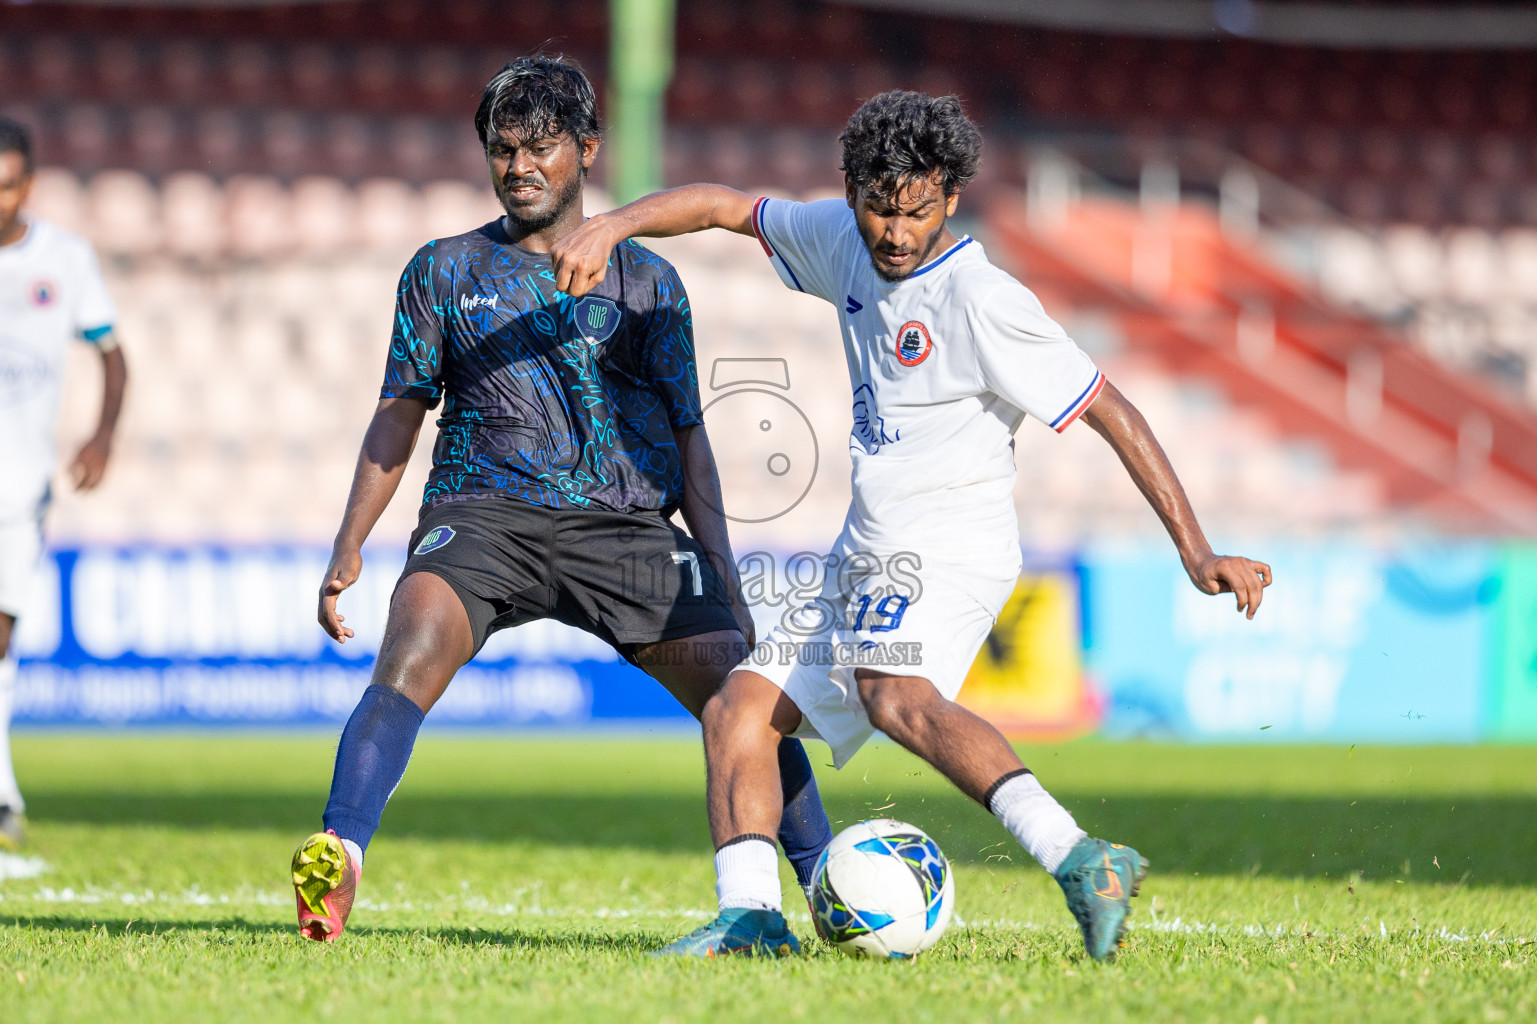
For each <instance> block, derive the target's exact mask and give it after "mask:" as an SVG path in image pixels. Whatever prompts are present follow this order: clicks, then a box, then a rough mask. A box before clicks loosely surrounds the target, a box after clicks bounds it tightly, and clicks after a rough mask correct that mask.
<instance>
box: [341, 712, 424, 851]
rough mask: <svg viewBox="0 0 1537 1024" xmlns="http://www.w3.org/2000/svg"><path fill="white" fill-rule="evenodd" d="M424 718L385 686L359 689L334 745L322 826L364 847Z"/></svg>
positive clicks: (414, 742) (394, 785) (382, 811)
mask: <svg viewBox="0 0 1537 1024" xmlns="http://www.w3.org/2000/svg"><path fill="white" fill-rule="evenodd" d="M424 717H425V716H424V714H423V713H422V709H421V708H419V707H417V706H416V705H415V704H414V703H412V702H411V699H410V698H409V697H406V696H403V695H402V694H400V693H397V692H396V691H394V690H392V689H390V688H389V687H388V686H379V685H372V686H370V687H369V688H368V689H366V690H364V691H363V698H362V699H361V700H359V701H358V706H357V707H356V708H354V709H353V712H352V717H351V718H349V719H347V727H346V728H345V729H343V730H342V740H341V743H339V744H338V745H337V747H336V771H335V773H334V774H333V775H332V776H331V797H330V799H329V800H327V801H326V813H325V819H324V821H325V827H326V828H328V829H331V830H332V831H333V832H335V833H336V834H337V835H338V836H340V837H341V838H343V839H351V840H352V841H353V842H354V843H357V844H358V846H359V847H360V848H362V849H364V850H367V849H368V841H369V840H370V839H372V838H373V837H374V832H375V831H376V830H377V829H378V828H379V817H380V815H382V814H383V813H384V805H385V803H387V802H388V801H389V798H390V794H391V793H393V792H395V787H396V786H398V785H400V779H401V777H402V776H404V775H405V774H406V762H408V761H410V760H411V748H412V747H413V746H415V745H416V733H417V730H418V729H420V728H421V727H422V719H423V718H424Z"/></svg>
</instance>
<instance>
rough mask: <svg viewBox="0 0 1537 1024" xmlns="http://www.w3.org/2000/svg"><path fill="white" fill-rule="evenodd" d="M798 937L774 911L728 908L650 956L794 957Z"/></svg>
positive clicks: (778, 913)
mask: <svg viewBox="0 0 1537 1024" xmlns="http://www.w3.org/2000/svg"><path fill="white" fill-rule="evenodd" d="M800 951H801V944H800V940H798V939H797V938H796V937H795V934H794V933H793V932H791V931H790V926H789V925H787V924H785V918H784V915H783V914H781V913H780V912H779V911H777V910H749V909H748V908H746V907H732V908H730V909H729V910H722V911H721V912H720V916H719V917H717V918H716V919H715V920H713V921H711V922H710V923H709V924H707V925H705V926H704V927H703V928H696V929H695V930H693V931H691V932H689V933H688V934H687V935H685V936H683V938H681V939H679V940H677V941H676V942H673V943H670V944H668V945H666V946H663V947H662V948H661V949H659V950H657V951H656V952H655V953H652V954H651V955H652V956H703V957H712V958H713V957H717V956H794V955H796V954H798V953H799V952H800Z"/></svg>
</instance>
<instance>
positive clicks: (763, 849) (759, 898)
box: [715, 836, 780, 910]
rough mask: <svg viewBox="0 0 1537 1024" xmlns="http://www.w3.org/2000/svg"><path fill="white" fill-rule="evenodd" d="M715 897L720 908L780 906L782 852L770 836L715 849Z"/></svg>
mask: <svg viewBox="0 0 1537 1024" xmlns="http://www.w3.org/2000/svg"><path fill="white" fill-rule="evenodd" d="M715 897H716V899H717V900H719V901H720V909H722V910H727V909H729V908H731V907H750V908H752V909H754V910H778V909H779V908H780V902H779V897H780V892H779V854H778V853H776V852H775V850H774V844H773V843H771V842H769V841H768V840H767V839H760V838H758V837H756V836H754V837H752V838H750V839H749V838H744V839H739V840H736V841H734V842H730V843H727V844H726V845H725V846H722V847H721V848H720V849H719V850H716V851H715Z"/></svg>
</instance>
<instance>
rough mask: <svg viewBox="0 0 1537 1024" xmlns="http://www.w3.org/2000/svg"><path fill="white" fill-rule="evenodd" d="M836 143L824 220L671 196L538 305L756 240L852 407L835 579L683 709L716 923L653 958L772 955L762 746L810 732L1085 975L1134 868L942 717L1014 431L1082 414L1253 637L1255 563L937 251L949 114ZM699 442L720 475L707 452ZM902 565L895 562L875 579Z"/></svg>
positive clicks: (977, 282) (945, 107) (966, 145)
mask: <svg viewBox="0 0 1537 1024" xmlns="http://www.w3.org/2000/svg"><path fill="white" fill-rule="evenodd" d="M841 142H842V146H843V171H844V174H845V179H846V182H847V189H846V191H847V196H846V201H845V200H827V201H823V202H815V203H805V204H802V203H794V202H788V201H785V200H779V199H758V200H756V201H754V200H753V199H752V198H750V197H748V196H746V195H744V194H742V193H740V192H736V191H733V190H731V189H728V188H723V187H721V186H716V185H690V186H685V187H683V188H679V189H673V190H671V191H668V192H661V193H657V194H655V195H652V196H648V197H646V198H644V199H641V200H638V201H637V202H635V203H632V204H631V205H629V206H626V207H624V208H622V209H619V210H615V211H614V212H613V213H610V214H606V215H603V216H600V217H595V218H593V219H592V220H590V221H588V222H587V224H586V225H585V226H584V227H583V229H582V230H581V231H579V232H577V233H576V234H575V235H572V236H570V237H568V239H567V240H565V241H564V242H562V243H561V244H560V245H559V246H557V247H556V249H555V257H556V262H555V266H556V274H557V279H556V280H557V284H559V285H560V286H561V287H562V288H564V289H566V290H567V291H568V292H570V293H571V294H573V295H581V294H584V293H585V292H586V291H587V290H588V289H590V288H591V287H592V285H593V283H594V282H595V281H596V280H599V279H601V278H602V276H603V272H604V261H605V260H606V256H607V253H608V252H609V250H610V248H612V246H613V245H615V244H617V243H618V242H619V241H622V240H623V239H625V238H629V237H633V236H664V235H675V234H681V233H684V232H688V231H697V230H700V229H702V228H708V227H721V228H726V229H729V230H733V231H737V232H739V233H741V234H753V235H756V236H757V238H758V240H759V241H760V242H761V243H762V245H763V248H764V251H765V252H766V253H767V255H768V257H769V259H770V260H771V261H772V263H773V265H774V269H775V270H776V271H777V272H778V274H779V276H780V278H781V279H782V280H783V281H784V283H785V284H786V285H787V286H789V287H790V288H793V289H795V290H797V291H802V292H806V293H808V294H811V295H816V296H819V297H820V298H823V299H825V300H827V301H828V302H831V303H832V304H833V305H834V306H835V307H836V308H837V310H838V319H839V325H840V327H841V328H842V334H843V343H844V351H845V354H846V356H847V358H848V365H849V378H850V383H851V385H852V388H853V431H852V436H851V438H850V451H851V453H852V456H853V463H854V472H853V503H852V505H851V506H850V508H849V512H848V517H847V519H846V520H845V522H844V526H843V532H842V534H841V535H840V536H839V538H838V541H837V545H836V549H835V551H834V552H833V554H834V555H836V556H837V558H836V559H835V560H833V559H830V560H829V563H830V564H831V565H833V566H835V568H834V569H831V570H829V573H828V580H827V584H826V585H825V586H824V587H823V589H822V592H821V595H820V597H819V599H818V600H817V601H816V602H813V603H812V604H810V605H807V606H806V607H805V608H803V609H802V610H801V614H800V616H799V617H798V618H791V619H790V620H789V621H787V622H786V623H785V627H784V628H782V629H776V630H775V631H774V632H773V633H772V634H770V635H769V636H768V637H767V638H766V639H765V640H764V641H763V644H762V645H760V647H759V648H758V650H756V651H755V652H754V655H755V656H754V657H753V658H751V659H749V660H748V661H746V662H744V663H743V664H742V665H741V666H739V667H738V668H737V669H736V670H735V671H734V672H733V673H732V675H731V677H730V678H729V680H728V681H727V683H726V686H725V687H724V688H723V689H722V690H721V692H720V693H719V694H717V695H716V696H715V697H714V698H713V699H712V700H711V701H710V703H709V704H708V705H707V706H706V709H705V713H704V717H703V722H704V738H705V756H706V760H707V763H708V767H709V800H710V804H709V807H710V829H711V833H712V835H713V838H714V840H715V843H716V848H717V853H716V872H717V876H718V885H717V895H718V897H719V902H720V909H721V915H720V917H718V918H717V919H716V920H715V921H713V922H712V923H711V924H709V925H706V926H705V927H703V928H701V929H699V930H698V931H696V932H694V933H692V934H691V935H688V936H686V937H684V938H682V939H679V940H678V941H677V942H675V943H673V944H672V945H671V946H669V947H668V948H667V950H666V952H670V953H680V954H692V955H706V956H714V955H721V954H724V953H733V952H746V953H751V952H760V951H769V952H772V951H774V950H777V949H782V948H784V943H782V942H780V943H776V939H777V938H778V937H779V936H780V935H781V934H782V933H783V932H784V931H785V925H784V921H783V917H782V915H781V913H780V896H779V881H778V876H777V873H776V859H775V853H774V850H773V846H772V840H771V838H770V837H771V836H772V835H773V834H774V831H775V828H776V826H777V823H778V819H779V813H780V811H779V805H778V800H779V783H778V780H777V779H775V777H774V765H775V760H774V749H775V744H776V743H777V742H778V740H779V737H780V736H782V735H791V734H794V735H798V736H813V737H819V738H821V739H823V740H825V741H826V742H827V743H828V745H829V746H830V747H831V748H832V751H833V757H834V760H835V762H836V764H837V766H838V767H842V766H843V764H845V763H846V762H847V761H848V759H849V758H850V757H852V756H853V754H854V753H855V751H857V750H858V749H859V748H860V746H861V745H863V744H864V742H865V741H866V740H867V739H869V738H870V736H871V734H872V732H873V731H874V730H877V729H878V730H880V731H881V732H884V733H886V734H887V735H888V736H890V737H891V738H892V739H894V740H896V741H897V742H898V743H900V744H901V745H902V746H904V747H906V748H907V749H908V750H910V751H912V752H913V753H915V754H917V755H918V756H920V757H922V758H923V759H924V760H926V761H928V762H929V763H930V764H932V765H933V766H934V767H936V768H938V769H939V770H940V771H941V772H943V773H944V775H945V776H946V777H947V778H949V779H950V780H951V781H952V782H954V783H955V784H956V785H957V786H958V787H960V789H961V790H962V791H964V792H965V793H966V794H967V795H968V796H971V797H972V798H973V799H975V800H977V801H978V802H979V803H981V804H982V805H983V806H984V807H986V808H988V810H990V811H991V812H993V813H994V814H995V815H996V816H997V817H998V818H999V820H1000V821H1001V822H1002V823H1003V824H1004V826H1005V827H1007V828H1008V829H1009V831H1010V832H1011V833H1012V834H1013V835H1014V836H1015V838H1016V839H1018V840H1019V842H1020V843H1021V844H1022V845H1023V846H1024V847H1025V848H1026V849H1027V850H1028V851H1029V852H1030V854H1031V855H1032V856H1033V857H1035V859H1036V860H1037V861H1039V862H1040V864H1041V865H1042V866H1043V867H1044V868H1045V869H1046V870H1047V871H1049V872H1051V873H1052V874H1053V876H1054V877H1055V878H1056V879H1057V881H1058V883H1059V884H1060V885H1061V886H1062V889H1063V891H1064V893H1065V894H1066V896H1067V901H1068V906H1069V908H1070V909H1071V910H1072V912H1073V914H1074V916H1075V917H1076V918H1077V921H1078V924H1079V926H1080V928H1081V929H1082V932H1083V938H1084V943H1085V946H1086V948H1087V950H1088V953H1089V955H1090V956H1092V957H1094V958H1095V959H1105V958H1108V957H1110V956H1112V955H1113V954H1114V952H1115V949H1116V946H1117V943H1118V941H1119V939H1120V937H1121V934H1122V932H1123V929H1124V927H1125V919H1126V915H1127V913H1129V911H1130V899H1131V897H1132V896H1134V895H1136V893H1137V888H1138V886H1139V884H1140V882H1141V880H1142V876H1143V874H1144V873H1145V872H1146V869H1147V861H1146V860H1144V859H1143V858H1142V857H1141V856H1140V855H1139V854H1138V853H1137V851H1135V850H1133V849H1130V848H1129V847H1126V846H1122V845H1119V844H1114V843H1107V842H1105V841H1103V840H1099V839H1091V838H1089V837H1088V836H1087V834H1086V833H1085V832H1084V831H1083V830H1082V829H1080V828H1079V827H1078V825H1077V823H1076V822H1075V821H1074V820H1073V818H1072V816H1071V815H1070V814H1069V813H1068V812H1067V810H1065V809H1064V808H1063V807H1062V806H1061V805H1060V804H1058V803H1057V802H1056V800H1054V799H1053V798H1052V797H1051V795H1050V794H1048V793H1047V792H1046V791H1045V790H1044V789H1043V788H1042V787H1041V785H1040V783H1039V782H1038V781H1036V779H1035V777H1034V776H1033V775H1032V774H1031V773H1030V772H1029V771H1028V770H1027V769H1026V768H1025V767H1024V766H1023V765H1022V764H1021V762H1020V760H1019V758H1018V757H1017V756H1016V754H1015V752H1014V750H1013V748H1012V747H1010V745H1009V744H1008V742H1007V741H1006V740H1005V739H1004V738H1003V736H1002V735H1000V734H999V733H998V731H997V730H996V729H994V728H993V727H992V726H991V725H989V724H988V723H987V722H986V721H984V720H983V719H981V718H979V717H977V716H976V715H974V714H972V713H971V712H970V711H967V710H966V709H965V708H962V707H960V706H959V705H958V704H955V703H954V698H955V697H956V694H957V693H958V692H959V690H960V687H961V682H962V680H963V679H964V678H965V675H966V671H967V669H968V668H969V666H970V665H971V663H972V660H973V659H974V658H975V657H976V654H977V651H978V649H979V648H980V647H981V645H982V643H983V641H984V640H985V639H986V638H987V635H988V632H989V630H990V629H991V628H992V625H993V622H994V620H995V619H996V618H997V616H998V613H999V612H1000V611H1001V610H1002V608H1003V605H1004V602H1005V601H1006V600H1007V599H1008V597H1009V594H1010V593H1011V591H1012V590H1013V588H1014V585H1015V583H1016V581H1017V579H1018V576H1019V572H1020V569H1021V559H1020V538H1019V527H1018V522H1017V520H1016V517H1015V512H1014V504H1013V498H1012V495H1013V490H1014V477H1015V471H1014V452H1013V434H1014V431H1015V430H1016V429H1017V428H1018V427H1019V425H1020V423H1021V422H1022V421H1023V420H1024V418H1025V416H1027V415H1029V416H1034V417H1035V418H1037V419H1039V420H1041V421H1042V422H1044V423H1046V424H1048V425H1049V426H1051V427H1052V428H1053V429H1055V430H1058V431H1061V430H1064V429H1066V428H1067V427H1068V425H1070V424H1071V423H1072V422H1073V421H1074V420H1076V419H1078V418H1079V417H1080V416H1082V417H1083V418H1084V419H1085V420H1086V421H1087V422H1088V424H1089V425H1090V426H1091V427H1092V428H1093V429H1094V430H1096V431H1097V432H1099V433H1100V434H1101V435H1103V436H1104V438H1105V439H1106V440H1107V441H1108V442H1109V443H1110V446H1111V447H1112V448H1113V449H1114V450H1115V452H1116V454H1117V455H1119V456H1120V458H1121V461H1122V463H1123V464H1124V465H1125V466H1126V469H1127V471H1128V472H1129V473H1130V474H1131V476H1132V479H1133V480H1135V481H1136V483H1137V486H1138V487H1139V488H1141V490H1142V493H1143V494H1144V495H1145V496H1146V497H1147V499H1148V501H1149V503H1150V504H1151V505H1152V507H1153V509H1154V510H1155V511H1156V512H1157V513H1158V515H1159V516H1160V517H1161V518H1162V520H1163V522H1164V525H1165V526H1166V527H1167V529H1168V531H1169V534H1170V536H1171V537H1172V538H1173V540H1174V542H1175V544H1176V546H1177V547H1178V549H1179V553H1180V557H1181V558H1182V559H1183V561H1184V565H1185V569H1186V571H1187V572H1188V573H1189V576H1190V579H1191V582H1192V583H1194V584H1195V586H1196V587H1198V588H1199V589H1201V590H1202V591H1204V592H1206V593H1208V594H1217V593H1223V592H1232V593H1235V594H1236V595H1237V604H1238V609H1239V611H1240V612H1246V613H1247V614H1248V615H1249V616H1250V617H1253V615H1254V612H1255V610H1256V609H1257V608H1258V607H1259V603H1260V599H1261V595H1262V592H1263V589H1264V587H1265V586H1267V585H1268V584H1269V583H1270V568H1269V566H1267V565H1264V564H1263V563H1260V562H1254V561H1250V560H1249V559H1247V558H1240V557H1227V556H1219V555H1216V554H1214V553H1213V552H1212V550H1211V548H1210V547H1209V546H1208V545H1207V543H1206V540H1205V537H1204V536H1203V535H1202V533H1201V529H1200V526H1199V525H1198V524H1197V522H1196V519H1195V515H1194V513H1193V512H1192V511H1191V509H1190V504H1189V502H1188V501H1187V500H1186V498H1185V494H1184V491H1183V489H1182V488H1181V486H1180V484H1179V481H1178V479H1177V478H1176V477H1175V475H1174V471H1173V469H1172V468H1171V467H1170V465H1169V462H1168V459H1167V458H1166V457H1165V456H1164V454H1163V451H1162V449H1161V448H1160V447H1159V445H1158V442H1157V441H1156V440H1155V439H1154V438H1153V435H1152V432H1151V431H1150V430H1149V428H1148V425H1147V422H1146V421H1145V420H1144V419H1143V418H1142V416H1141V415H1140V414H1139V413H1138V412H1137V410H1136V409H1135V408H1134V407H1133V406H1132V405H1131V403H1130V402H1128V401H1127V400H1126V399H1125V398H1124V397H1123V396H1122V395H1121V394H1120V392H1119V391H1117V390H1116V388H1115V387H1114V386H1113V385H1111V384H1110V383H1108V382H1107V381H1106V380H1105V378H1104V375H1103V374H1101V373H1100V371H1099V370H1098V368H1096V367H1095V365H1094V363H1093V362H1092V361H1091V360H1090V359H1089V357H1088V356H1087V355H1085V354H1084V352H1083V351H1082V350H1081V349H1079V348H1078V346H1077V345H1075V344H1074V343H1073V341H1072V340H1071V339H1070V338H1068V336H1067V335H1066V334H1065V333H1064V332H1063V331H1062V329H1061V328H1060V327H1059V326H1058V325H1057V324H1056V323H1054V322H1053V321H1052V320H1051V319H1050V318H1049V317H1048V316H1047V315H1046V313H1045V312H1044V311H1043V310H1042V308H1041V304H1040V302H1039V301H1037V299H1036V298H1035V296H1034V295H1033V294H1032V293H1031V292H1030V291H1029V290H1028V289H1026V288H1025V287H1024V286H1023V285H1022V284H1020V283H1019V282H1018V281H1016V280H1014V279H1013V278H1012V277H1010V276H1009V275H1008V274H1006V273H1004V272H1003V271H1001V270H999V269H998V268H997V267H994V266H993V265H992V264H991V263H989V262H988V259H987V256H986V254H985V253H984V252H983V250H982V246H981V245H980V244H979V243H978V242H976V241H975V240H974V239H971V238H960V239H957V238H956V237H955V236H954V235H953V234H951V233H950V230H949V228H948V226H947V221H948V218H949V217H950V216H951V215H953V214H954V213H955V210H956V205H957V203H958V201H959V198H960V193H961V191H962V189H963V188H964V187H965V186H966V183H967V182H968V181H969V180H970V179H971V178H972V176H973V175H975V173H976V171H977V167H978V165H979V162H980V150H981V136H980V135H979V133H978V132H977V130H976V127H975V126H974V125H973V124H972V123H971V121H970V120H968V119H967V118H966V116H965V114H964V113H963V112H962V110H961V107H960V103H959V101H958V100H957V99H956V98H955V97H953V96H946V97H937V98H936V97H932V96H928V95H924V94H920V93H912V92H890V93H885V94H882V95H880V96H876V97H875V98H874V99H871V100H869V101H868V102H866V103H865V104H864V105H863V106H862V107H861V108H860V109H859V110H858V111H857V112H856V113H855V114H854V116H853V117H852V118H851V119H850V121H849V123H848V126H847V127H846V128H845V130H844V132H843V135H842V137H841ZM719 444H720V445H721V448H722V450H723V457H725V458H729V457H730V455H729V453H730V445H731V440H730V438H721V439H720V440H719ZM904 554H906V555H911V556H917V557H916V559H914V558H911V557H907V558H898V559H897V564H895V565H894V564H893V558H894V557H895V556H901V555H904ZM915 563H921V568H920V569H916V570H915V569H914V564H915ZM840 570H841V571H840ZM808 641H809V642H808ZM829 652H830V653H831V659H830V660H831V663H830V664H829V663H828V662H829V658H828V654H829ZM897 665H900V667H895V666H897ZM819 909H820V908H819ZM818 917H819V918H820V914H819V915H818ZM820 923H821V922H820V920H819V926H820Z"/></svg>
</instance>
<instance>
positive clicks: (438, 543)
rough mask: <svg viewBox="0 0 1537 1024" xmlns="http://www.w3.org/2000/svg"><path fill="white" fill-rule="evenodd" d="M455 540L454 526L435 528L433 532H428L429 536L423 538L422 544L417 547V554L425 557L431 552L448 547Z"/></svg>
mask: <svg viewBox="0 0 1537 1024" xmlns="http://www.w3.org/2000/svg"><path fill="white" fill-rule="evenodd" d="M453 539H454V528H453V527H452V526H434V527H433V528H432V529H431V530H428V531H427V536H425V537H423V538H422V542H421V543H420V544H418V545H416V552H415V553H416V554H418V555H425V554H426V553H427V552H429V551H436V550H437V549H438V548H441V547H447V546H448V542H449V541H451V540H453Z"/></svg>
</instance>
